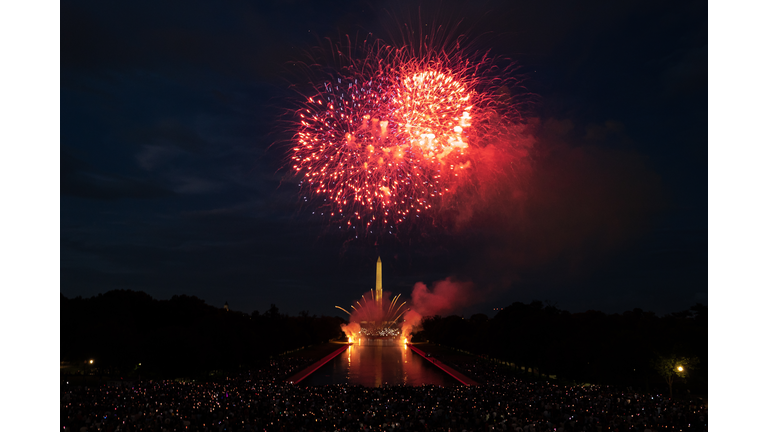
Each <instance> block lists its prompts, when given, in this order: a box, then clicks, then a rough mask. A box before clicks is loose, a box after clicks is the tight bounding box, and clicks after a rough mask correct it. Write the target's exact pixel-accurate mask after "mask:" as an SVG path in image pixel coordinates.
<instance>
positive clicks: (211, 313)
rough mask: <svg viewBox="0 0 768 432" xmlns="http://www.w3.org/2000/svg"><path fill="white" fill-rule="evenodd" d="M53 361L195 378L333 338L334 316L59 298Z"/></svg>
mask: <svg viewBox="0 0 768 432" xmlns="http://www.w3.org/2000/svg"><path fill="white" fill-rule="evenodd" d="M60 302H61V306H60V311H61V318H60V323H61V340H60V342H61V350H60V357H61V361H63V362H69V363H72V364H88V361H89V359H95V365H94V367H95V366H96V365H97V366H98V368H99V370H100V372H101V373H104V372H107V373H109V374H121V375H137V374H138V375H140V376H142V375H143V376H150V377H151V376H166V377H167V376H174V377H179V376H201V375H205V374H210V373H212V372H216V371H219V372H224V371H227V372H230V371H235V370H239V369H248V368H258V367H259V366H260V365H263V364H265V362H267V361H269V358H270V357H271V356H276V355H278V354H280V353H283V352H286V351H289V350H292V349H296V348H301V347H304V346H309V345H314V344H318V343H323V342H327V341H328V340H330V339H334V338H337V337H341V336H342V335H343V333H342V332H341V330H340V325H341V324H342V323H343V322H344V321H343V320H342V319H341V318H338V317H328V316H321V317H317V316H314V315H313V316H310V315H309V314H308V313H307V312H302V313H301V314H300V315H299V316H287V315H284V314H281V313H280V312H279V309H278V308H277V307H276V306H275V305H274V304H273V305H272V307H271V308H270V309H269V310H268V311H266V312H265V313H262V314H260V313H259V312H258V311H254V312H253V313H251V314H247V313H243V312H237V311H231V310H229V311H228V310H225V309H221V308H217V307H214V306H211V305H208V304H206V303H205V301H203V300H201V299H199V298H197V297H195V296H187V295H176V296H173V297H172V298H171V299H170V300H156V299H153V298H152V297H151V296H149V295H148V294H146V293H144V292H140V291H138V292H137V291H131V290H114V291H109V292H106V293H104V294H99V295H97V296H94V297H91V298H81V297H76V298H71V299H70V298H67V297H65V296H64V295H61V298H60Z"/></svg>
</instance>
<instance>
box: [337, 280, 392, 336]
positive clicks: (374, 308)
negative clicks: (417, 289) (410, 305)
mask: <svg viewBox="0 0 768 432" xmlns="http://www.w3.org/2000/svg"><path fill="white" fill-rule="evenodd" d="M398 302H400V303H399V304H398ZM356 304H357V306H355V305H352V310H353V311H354V312H349V311H348V310H346V309H344V308H343V307H341V306H336V308H338V309H341V310H343V311H344V312H346V313H347V314H349V316H350V324H351V323H352V322H357V323H359V324H358V325H357V326H355V327H354V328H349V329H347V328H346V326H343V327H342V329H343V330H344V331H345V333H347V334H348V336H349V337H351V338H354V339H357V338H358V337H359V334H363V335H366V336H384V337H389V336H397V335H399V334H400V326H399V325H398V320H399V319H400V318H401V317H402V316H403V314H404V313H405V312H406V310H404V309H403V306H405V301H401V300H400V294H398V295H396V296H395V298H393V299H392V301H391V302H389V305H379V304H377V302H376V301H375V296H374V294H373V290H371V293H370V301H369V298H368V297H366V295H363V296H362V298H361V299H360V300H359V301H357V302H356Z"/></svg>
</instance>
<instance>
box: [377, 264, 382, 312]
mask: <svg viewBox="0 0 768 432" xmlns="http://www.w3.org/2000/svg"><path fill="white" fill-rule="evenodd" d="M381 297H382V295H381V257H379V260H378V261H376V307H378V308H379V310H382V305H381Z"/></svg>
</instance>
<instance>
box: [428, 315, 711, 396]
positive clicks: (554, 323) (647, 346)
mask: <svg viewBox="0 0 768 432" xmlns="http://www.w3.org/2000/svg"><path fill="white" fill-rule="evenodd" d="M422 326H423V330H422V331H421V332H419V333H417V334H415V335H414V339H413V340H414V341H419V340H429V341H430V342H433V343H438V344H441V345H446V346H450V347H453V348H456V349H462V350H466V351H469V352H471V353H474V354H478V355H483V356H488V357H491V358H495V359H497V360H500V361H503V362H508V363H511V364H514V365H515V367H516V368H518V369H520V370H523V369H525V370H526V371H528V370H529V369H530V370H531V371H532V373H535V374H543V375H554V376H556V377H557V378H558V379H564V380H569V381H575V382H580V383H585V382H588V383H596V384H614V385H626V386H633V387H634V388H637V389H642V390H650V389H652V388H658V387H662V388H663V387H666V385H669V386H670V389H671V383H670V380H672V379H674V380H677V381H683V380H684V379H687V381H688V384H687V389H690V390H691V391H693V392H698V393H704V392H706V386H707V307H706V306H703V305H701V304H696V305H695V306H693V307H691V308H690V309H689V310H685V311H682V312H678V313H672V314H669V315H666V316H663V317H659V316H657V315H656V314H654V313H653V312H647V311H643V310H641V309H634V310H632V311H628V312H624V313H623V314H605V313H603V312H597V311H587V312H583V313H569V312H568V311H565V310H560V309H558V308H557V307H555V306H553V305H544V304H543V303H542V302H540V301H533V302H531V303H530V304H524V303H520V302H515V303H513V304H512V305H510V306H508V307H506V308H504V309H503V310H501V311H500V312H498V313H497V314H496V315H495V316H494V317H493V318H489V317H488V316H487V315H484V314H476V315H472V316H471V317H470V318H469V319H465V318H463V317H460V316H456V315H453V316H448V317H441V316H433V317H428V318H426V319H425V320H424V321H423V324H422ZM674 358H686V359H693V358H695V359H696V362H694V363H690V362H688V363H686V365H688V366H686V368H689V369H690V370H689V369H685V370H684V373H677V374H673V375H672V376H671V378H670V374H664V373H661V374H660V372H659V368H660V367H661V366H660V365H661V364H664V360H665V359H666V360H667V362H668V360H669V359H674ZM672 363H674V361H673V362H672ZM694 366H695V370H694ZM673 367H674V368H676V369H675V370H677V368H678V367H680V365H677V364H675V365H673Z"/></svg>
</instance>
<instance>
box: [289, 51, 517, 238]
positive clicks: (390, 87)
mask: <svg viewBox="0 0 768 432" xmlns="http://www.w3.org/2000/svg"><path fill="white" fill-rule="evenodd" d="M349 51H350V52H351V50H349ZM362 51H363V55H362V56H360V57H359V58H357V59H356V58H352V56H351V55H348V56H345V57H344V58H343V60H344V63H345V65H344V66H343V67H340V68H338V69H337V70H334V71H332V72H330V73H327V75H326V76H325V78H324V79H323V80H322V84H321V85H315V86H314V87H315V88H314V94H312V95H311V96H309V97H306V100H305V103H303V105H302V106H301V108H300V109H298V110H297V111H296V115H297V118H296V122H295V123H294V124H295V127H296V133H295V136H294V141H293V144H294V146H293V154H292V160H293V163H292V168H293V170H294V173H295V175H296V176H298V177H299V179H300V185H301V187H302V188H303V189H305V191H306V194H305V195H306V197H307V200H308V199H315V200H317V199H319V198H322V199H323V201H322V203H323V204H325V205H326V207H327V208H326V209H325V210H324V213H327V214H328V215H329V216H330V217H331V218H334V219H341V220H342V223H343V224H345V225H347V226H352V227H355V228H360V229H364V230H365V231H364V232H365V233H369V232H371V233H372V232H373V231H374V229H375V230H376V231H379V230H380V229H381V228H384V230H387V231H389V232H391V230H392V229H393V228H395V226H397V225H398V224H401V223H403V222H406V221H408V220H410V219H412V218H416V217H420V216H422V215H425V214H433V213H434V212H435V211H438V210H440V209H442V208H445V207H446V206H447V203H449V202H451V199H452V197H454V196H455V194H456V193H457V191H459V190H460V189H461V188H462V187H463V186H465V185H467V184H469V183H471V181H470V180H469V179H471V178H472V174H471V173H470V171H471V170H472V167H473V151H475V150H476V149H478V148H481V147H483V146H485V145H487V143H488V142H489V141H490V140H491V139H492V138H493V137H494V136H496V135H497V134H498V133H499V129H500V127H499V125H501V124H505V123H508V122H509V121H510V120H511V118H512V113H514V112H515V110H514V109H513V104H510V103H509V100H504V93H503V92H499V91H498V90H499V89H501V88H505V87H504V86H505V84H507V82H508V80H505V78H504V76H499V75H498V74H499V69H498V68H497V67H496V66H495V65H494V64H493V63H494V62H493V60H492V59H490V58H488V57H487V56H480V55H473V56H465V55H463V53H461V52H460V51H453V52H452V53H451V54H448V53H446V52H445V51H429V53H428V54H426V55H416V54H415V53H414V52H413V50H411V49H409V48H408V47H402V48H395V47H391V46H387V45H384V44H382V43H381V42H376V43H374V44H370V45H365V47H364V48H363V50H362Z"/></svg>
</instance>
